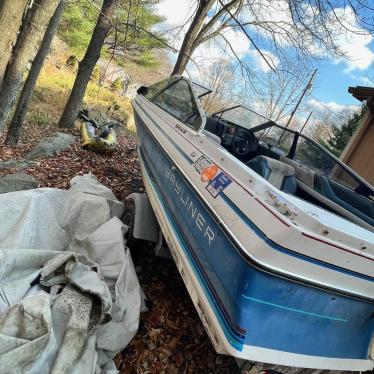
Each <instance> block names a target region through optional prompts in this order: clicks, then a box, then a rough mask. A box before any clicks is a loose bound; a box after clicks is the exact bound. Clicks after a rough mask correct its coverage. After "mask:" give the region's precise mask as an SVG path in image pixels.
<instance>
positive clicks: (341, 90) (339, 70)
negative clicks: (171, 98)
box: [159, 0, 374, 112]
mask: <svg viewBox="0 0 374 374" xmlns="http://www.w3.org/2000/svg"><path fill="white" fill-rule="evenodd" d="M261 1H263V2H266V1H269V0H261ZM271 1H277V2H279V4H282V1H283V2H284V0H271ZM191 3H192V2H191V0H162V1H161V3H160V4H159V13H160V14H161V15H164V16H165V17H166V19H167V23H168V24H170V25H178V24H179V25H180V24H182V23H183V22H184V21H185V19H186V16H187V15H188V14H191ZM272 4H274V3H272ZM279 9H280V10H279V11H278V12H277V13H276V14H274V12H272V13H271V15H269V14H268V13H266V17H275V19H276V20H284V19H287V14H286V12H283V11H282V10H281V9H282V5H280V8H279ZM335 11H342V12H343V11H345V10H344V9H342V8H341V9H338V8H336V9H335ZM344 17H345V18H347V17H348V19H349V14H348V16H346V14H344ZM351 19H352V20H353V21H352V24H354V17H353V16H352V18H351ZM356 30H358V31H362V30H360V28H359V26H358V25H357V27H356ZM225 36H226V37H227V39H229V40H230V43H231V44H232V45H233V47H234V48H235V50H236V53H237V54H238V55H239V56H240V57H241V58H243V59H246V60H248V59H249V60H251V61H252V63H253V67H254V69H258V70H262V71H266V69H269V68H268V67H267V66H266V64H265V63H264V61H263V60H262V58H261V57H260V56H259V54H258V53H257V52H256V51H255V50H254V49H253V47H252V45H251V44H250V42H249V41H248V39H247V38H246V37H245V36H244V34H243V33H237V32H236V33H235V32H230V30H229V31H228V32H227V34H225ZM179 43H180V41H179ZM339 43H340V46H341V48H342V49H343V50H344V51H345V52H346V53H347V55H349V56H350V57H351V58H350V59H348V60H346V59H339V60H338V59H333V58H332V57H326V59H324V60H322V61H320V62H317V63H316V64H315V65H316V66H315V67H316V68H318V73H317V76H316V79H315V81H314V84H313V90H312V92H311V93H312V95H313V97H314V98H315V99H316V100H315V99H313V98H312V99H311V98H309V99H308V100H309V101H310V106H311V109H314V108H313V106H314V107H315V109H317V110H318V109H321V105H322V106H323V107H327V108H328V109H329V110H330V111H334V112H339V111H341V110H344V109H347V108H349V109H352V108H353V106H359V105H360V102H359V101H357V100H356V99H354V98H353V97H352V96H351V95H350V94H349V93H348V87H349V86H358V85H363V86H370V85H373V86H374V82H370V81H368V79H367V78H368V76H369V77H370V76H374V72H373V74H371V72H372V71H373V69H372V67H373V66H374V41H373V37H372V36H371V35H356V34H350V35H348V36H347V35H346V36H344V37H343V36H342V37H341V38H340V39H339ZM175 46H176V47H178V41H177V42H176V45H175ZM263 51H264V52H266V53H268V54H269V55H271V56H272V57H273V58H274V61H277V58H276V57H275V56H274V55H272V54H271V53H270V52H269V51H266V50H263ZM220 53H221V52H217V48H214V47H211V46H202V48H201V49H200V51H197V53H196V55H194V56H193V57H194V58H196V59H197V60H198V61H204V60H207V59H206V57H212V58H214V57H218V55H219V54H220ZM199 54H200V55H201V59H200V60H199V59H198V58H199V56H198V55H199ZM174 58H175V57H174ZM191 69H192V67H191ZM321 103H322V104H321Z"/></svg>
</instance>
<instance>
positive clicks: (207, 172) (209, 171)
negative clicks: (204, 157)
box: [201, 164, 219, 182]
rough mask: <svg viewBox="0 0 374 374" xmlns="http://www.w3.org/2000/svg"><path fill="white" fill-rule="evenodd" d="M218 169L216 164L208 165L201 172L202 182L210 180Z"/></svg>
mask: <svg viewBox="0 0 374 374" xmlns="http://www.w3.org/2000/svg"><path fill="white" fill-rule="evenodd" d="M218 171H219V169H218V166H217V165H215V164H213V165H210V166H208V167H207V168H205V169H204V170H203V171H202V172H201V180H202V181H203V182H208V181H210V180H212V179H213V178H214V177H215V176H216V175H217V173H218Z"/></svg>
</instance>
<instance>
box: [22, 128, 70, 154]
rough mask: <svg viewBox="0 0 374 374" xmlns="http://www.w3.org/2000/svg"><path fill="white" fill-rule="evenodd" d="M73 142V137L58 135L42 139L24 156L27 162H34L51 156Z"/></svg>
mask: <svg viewBox="0 0 374 374" xmlns="http://www.w3.org/2000/svg"><path fill="white" fill-rule="evenodd" d="M74 142H75V136H74V135H70V134H63V133H58V134H56V135H55V136H49V137H46V138H42V139H41V140H40V142H39V144H38V145H37V146H36V147H35V148H34V149H33V150H32V151H31V152H29V153H28V154H27V155H26V159H28V160H36V159H38V158H42V157H49V156H53V155H55V154H57V153H59V152H61V151H63V150H65V149H67V148H69V147H70V146H71V145H72V144H73V143H74Z"/></svg>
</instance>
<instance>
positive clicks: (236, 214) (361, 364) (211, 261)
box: [133, 76, 374, 371]
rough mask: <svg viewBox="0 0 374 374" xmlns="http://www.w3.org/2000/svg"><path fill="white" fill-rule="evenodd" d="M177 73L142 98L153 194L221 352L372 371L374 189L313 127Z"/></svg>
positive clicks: (141, 124) (143, 157)
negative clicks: (217, 95) (214, 95)
mask: <svg viewBox="0 0 374 374" xmlns="http://www.w3.org/2000/svg"><path fill="white" fill-rule="evenodd" d="M210 92H211V91H210V90H208V89H206V88H204V87H202V86H200V85H198V84H196V83H193V82H192V81H190V80H189V79H187V78H185V77H180V76H172V77H169V78H168V79H166V80H164V81H162V82H159V83H156V84H154V85H152V86H150V87H144V86H143V87H141V88H139V90H138V95H137V96H136V97H135V99H134V100H133V108H134V116H135V123H136V128H137V139H138V152H139V157H140V162H141V170H142V174H143V180H144V184H145V188H146V192H147V195H148V198H149V201H150V204H151V206H152V209H153V211H154V213H155V216H156V218H157V221H158V223H159V225H160V228H161V230H162V233H163V236H164V238H165V240H166V242H167V244H168V247H169V249H170V252H171V254H172V257H173V259H174V261H175V263H176V265H177V267H178V269H179V271H180V273H181V276H182V278H183V280H184V283H185V285H186V287H187V289H188V292H189V294H190V296H191V299H192V301H193V303H194V305H195V307H196V309H197V311H198V313H199V316H200V319H201V321H202V323H203V325H204V327H205V329H206V331H207V333H208V335H209V337H210V340H211V341H212V343H213V345H214V347H215V349H216V351H217V352H218V353H222V354H227V355H231V356H234V357H236V358H238V359H243V360H250V361H259V362H265V363H270V364H276V365H287V366H293V367H302V368H315V369H330V370H352V371H365V370H371V369H372V368H373V359H374V338H373V331H374V300H373V299H374V234H373V231H374V213H373V212H374V189H373V187H372V186H371V185H370V184H369V183H368V182H366V181H365V180H364V179H363V178H361V177H360V176H359V175H357V174H356V173H355V172H354V171H352V170H351V169H350V168H349V167H348V166H346V165H345V164H343V163H342V162H341V161H340V160H338V159H337V158H336V157H335V156H334V155H332V154H331V153H329V152H328V151H327V150H326V149H324V148H323V147H322V146H320V145H319V144H317V143H316V142H314V141H313V140H312V139H310V138H308V137H307V136H305V135H303V134H300V133H299V132H297V131H294V130H291V129H289V128H286V127H283V126H281V125H279V124H277V123H275V122H273V121H271V120H269V119H267V118H265V117H264V116H262V115H260V114H258V113H256V112H254V111H252V110H251V109H249V108H246V107H244V106H241V105H236V106H233V107H231V108H228V109H225V110H222V111H220V112H216V113H214V114H212V115H207V114H206V113H205V112H204V110H203V108H202V104H201V100H202V98H203V97H204V96H205V95H207V94H209V93H210Z"/></svg>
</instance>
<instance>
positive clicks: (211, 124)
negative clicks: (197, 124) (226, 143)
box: [204, 117, 225, 138]
mask: <svg viewBox="0 0 374 374" xmlns="http://www.w3.org/2000/svg"><path fill="white" fill-rule="evenodd" d="M224 129H225V124H224V123H222V121H221V120H220V118H219V117H207V118H206V124H205V127H204V130H206V131H209V132H210V133H212V134H215V135H217V136H218V137H219V138H220V137H221V136H222V134H223V131H224Z"/></svg>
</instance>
